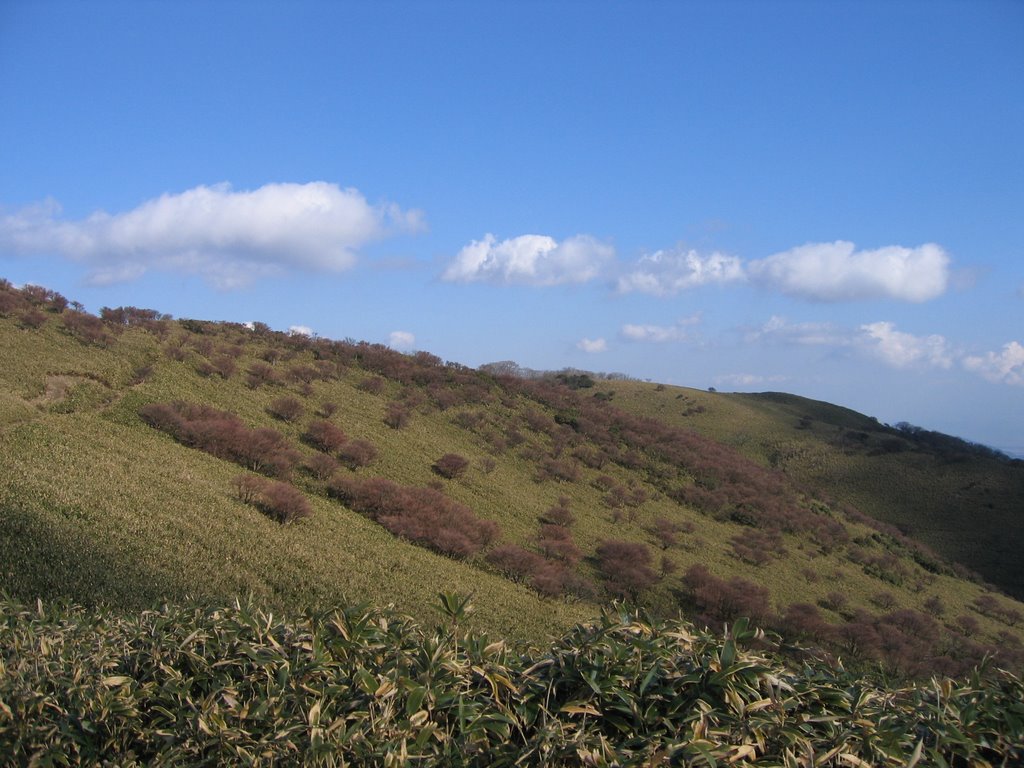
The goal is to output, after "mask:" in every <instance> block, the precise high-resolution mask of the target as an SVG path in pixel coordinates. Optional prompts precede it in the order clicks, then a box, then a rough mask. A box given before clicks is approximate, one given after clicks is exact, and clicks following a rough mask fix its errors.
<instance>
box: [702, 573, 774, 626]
mask: <svg viewBox="0 0 1024 768" xmlns="http://www.w3.org/2000/svg"><path fill="white" fill-rule="evenodd" d="M683 581H684V583H685V585H686V586H687V588H688V589H689V591H690V596H691V599H692V601H693V604H694V607H695V608H696V611H697V617H698V618H699V619H700V620H701V621H703V622H705V623H709V624H710V623H713V622H717V621H734V620H735V619H737V618H739V617H740V616H746V617H747V618H749V619H752V620H753V621H755V622H764V620H765V619H766V618H767V616H768V610H769V595H768V590H767V589H766V588H765V587H759V586H758V585H756V584H753V583H751V582H749V581H746V580H745V579H741V578H739V577H734V578H732V579H729V580H728V581H725V580H723V579H719V578H718V577H716V576H713V575H712V574H711V573H710V572H709V571H708V569H707V568H705V567H704V566H703V565H692V566H690V568H689V569H688V570H687V571H686V573H685V574H684V576H683Z"/></svg>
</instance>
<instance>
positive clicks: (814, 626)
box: [780, 603, 833, 642]
mask: <svg viewBox="0 0 1024 768" xmlns="http://www.w3.org/2000/svg"><path fill="white" fill-rule="evenodd" d="M780 629H781V631H782V633H783V635H784V636H786V637H790V638H796V639H803V640H814V641H816V642H821V641H823V640H825V639H827V638H830V637H831V636H832V633H833V628H832V625H830V624H829V623H828V622H827V621H825V620H824V619H823V618H822V617H821V613H820V612H819V611H818V608H817V606H814V605H811V604H810V603H793V604H792V605H789V606H787V607H786V610H785V612H784V613H783V615H782V620H781V627H780Z"/></svg>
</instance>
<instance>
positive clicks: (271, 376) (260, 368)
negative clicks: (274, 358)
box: [245, 362, 281, 389]
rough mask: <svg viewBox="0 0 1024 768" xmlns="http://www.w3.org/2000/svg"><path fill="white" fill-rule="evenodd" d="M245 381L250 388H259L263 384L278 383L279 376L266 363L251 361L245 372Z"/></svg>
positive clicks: (279, 381)
mask: <svg viewBox="0 0 1024 768" xmlns="http://www.w3.org/2000/svg"><path fill="white" fill-rule="evenodd" d="M245 383H246V385H247V386H248V387H249V388H250V389H259V388H260V387H262V386H263V385H264V384H280V383H281V377H280V376H279V375H278V373H277V371H275V370H274V369H273V368H271V367H270V366H269V365H268V364H267V363H259V362H257V363H253V364H252V365H251V366H249V370H248V372H247V373H246V377H245Z"/></svg>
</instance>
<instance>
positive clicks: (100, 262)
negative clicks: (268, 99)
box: [0, 181, 422, 288]
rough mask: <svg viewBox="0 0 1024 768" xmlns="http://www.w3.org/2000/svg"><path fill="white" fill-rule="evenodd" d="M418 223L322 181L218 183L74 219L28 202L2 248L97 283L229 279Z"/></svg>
mask: <svg viewBox="0 0 1024 768" xmlns="http://www.w3.org/2000/svg"><path fill="white" fill-rule="evenodd" d="M421 224H422V215H421V214H420V213H419V212H418V211H403V210H401V209H399V208H398V207H397V206H394V205H390V204H384V205H376V206H375V205H371V204H369V203H368V202H367V201H366V198H365V197H363V195H362V194H361V193H360V192H359V191H358V190H355V189H342V188H340V187H338V186H337V185H336V184H330V183H327V182H323V181H317V182H310V183H308V184H290V183H286V184H266V185H264V186H262V187H259V188H258V189H255V190H248V191H234V190H232V188H231V186H230V185H229V184H226V183H225V184H217V185H214V186H198V187H195V188H193V189H190V190H187V191H185V192H182V193H180V194H165V195H161V196H160V197H159V198H156V199H153V200H148V201H146V202H144V203H143V204H142V205H140V206H138V207H137V208H134V209H132V210H130V211H126V212H123V213H116V214H110V213H106V212H104V211H98V212H96V213H94V214H92V215H91V216H88V217H87V218H84V219H80V220H77V221H67V220H63V219H61V218H60V207H59V206H58V205H57V204H56V203H53V202H52V201H51V202H48V203H46V204H43V205H39V206H34V207H31V208H26V209H23V210H21V211H19V212H16V213H14V214H12V215H8V216H4V217H2V218H0V249H2V250H7V251H12V252H15V253H22V254H57V255H60V256H64V257H67V258H70V259H73V260H76V261H79V262H81V263H83V264H86V265H87V266H88V267H89V269H90V280H91V281H92V282H94V283H100V284H103V283H113V282H123V281H126V280H132V279H136V278H138V277H140V276H141V275H143V274H144V273H146V272H147V271H149V270H164V271H173V272H179V273H184V274H195V275H200V276H201V277H203V278H204V279H206V280H208V281H209V282H211V283H212V284H214V285H216V286H217V287H220V288H234V287H238V286H242V285H245V284H247V283H249V282H251V281H252V280H253V279H256V278H259V277H265V276H269V275H274V274H280V273H282V272H284V271H287V270H290V269H298V270H308V271H314V272H340V271H342V270H345V269H348V268H350V267H351V266H352V265H353V264H354V262H355V259H356V255H357V252H358V251H359V249H360V248H361V247H362V246H364V245H366V244H367V243H369V242H371V241H373V240H376V239H379V238H382V237H385V236H387V235H388V234H391V233H393V232H396V231H400V230H407V231H414V230H416V229H418V228H419V227H420V226H421Z"/></svg>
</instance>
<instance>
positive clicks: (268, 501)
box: [256, 482, 313, 523]
mask: <svg viewBox="0 0 1024 768" xmlns="http://www.w3.org/2000/svg"><path fill="white" fill-rule="evenodd" d="M256 506H257V507H258V508H259V509H261V510H262V511H263V513H264V514H266V515H268V516H269V517H272V518H274V519H275V520H277V521H278V522H279V523H292V522H295V521H296V520H301V519H302V518H304V517H309V516H310V515H311V514H313V511H312V509H311V508H310V506H309V501H308V500H307V499H306V497H305V495H303V493H302V492H301V491H300V490H299V489H298V488H296V487H295V486H294V485H291V484H289V483H281V482H270V483H268V484H267V485H266V487H265V488H263V490H262V493H261V494H260V497H259V499H258V500H257V502H256Z"/></svg>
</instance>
